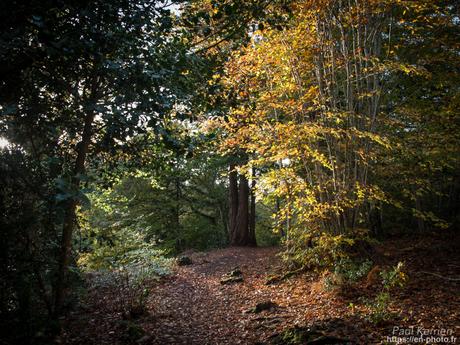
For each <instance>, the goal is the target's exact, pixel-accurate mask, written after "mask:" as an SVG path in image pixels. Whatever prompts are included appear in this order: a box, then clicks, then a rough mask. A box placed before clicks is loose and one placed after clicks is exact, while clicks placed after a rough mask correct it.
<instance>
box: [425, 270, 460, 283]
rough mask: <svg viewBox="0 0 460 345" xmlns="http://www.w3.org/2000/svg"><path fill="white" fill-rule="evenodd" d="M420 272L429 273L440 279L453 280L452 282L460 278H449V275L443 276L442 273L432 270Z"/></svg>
mask: <svg viewBox="0 0 460 345" xmlns="http://www.w3.org/2000/svg"><path fill="white" fill-rule="evenodd" d="M420 273H424V274H429V275H432V276H435V277H438V278H441V279H445V280H449V281H453V282H458V281H460V278H449V277H444V276H442V275H440V274H437V273H433V272H426V271H420Z"/></svg>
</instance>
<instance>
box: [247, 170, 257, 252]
mask: <svg viewBox="0 0 460 345" xmlns="http://www.w3.org/2000/svg"><path fill="white" fill-rule="evenodd" d="M255 177H256V172H255V169H254V168H252V181H251V190H250V201H251V211H250V212H249V238H248V245H250V246H254V247H256V246H257V241H256V179H255Z"/></svg>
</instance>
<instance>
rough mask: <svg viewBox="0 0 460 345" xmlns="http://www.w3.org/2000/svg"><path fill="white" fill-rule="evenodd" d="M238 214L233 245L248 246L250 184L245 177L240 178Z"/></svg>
mask: <svg viewBox="0 0 460 345" xmlns="http://www.w3.org/2000/svg"><path fill="white" fill-rule="evenodd" d="M239 180H240V181H239V186H238V213H237V219H236V228H235V232H234V233H233V237H232V245H236V246H246V245H248V242H249V184H248V179H247V178H246V176H244V175H240V177H239Z"/></svg>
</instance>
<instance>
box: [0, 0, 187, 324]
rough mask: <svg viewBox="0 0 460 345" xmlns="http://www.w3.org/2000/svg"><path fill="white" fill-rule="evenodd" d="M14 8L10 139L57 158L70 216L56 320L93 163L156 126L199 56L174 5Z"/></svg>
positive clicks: (9, 23)
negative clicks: (192, 53)
mask: <svg viewBox="0 0 460 345" xmlns="http://www.w3.org/2000/svg"><path fill="white" fill-rule="evenodd" d="M6 6H8V8H7V11H2V13H8V18H6V17H5V18H4V19H5V20H4V21H2V24H3V27H4V28H5V30H4V31H2V40H1V42H2V44H1V45H2V47H3V48H5V49H2V55H1V60H2V66H3V67H4V68H3V71H2V73H3V75H5V78H2V84H1V90H2V94H3V95H4V97H2V105H1V106H2V112H3V115H4V116H3V118H2V135H3V136H4V137H6V138H7V139H8V140H9V142H10V143H13V144H15V145H18V146H19V147H21V148H22V149H23V150H25V151H26V152H27V155H30V157H31V159H33V160H36V161H37V162H40V163H39V164H41V165H44V167H45V170H46V169H47V164H48V165H49V164H51V163H50V160H51V159H52V160H53V164H56V161H57V162H58V163H57V166H58V168H57V169H55V172H54V175H52V176H48V180H49V181H50V182H51V181H52V180H53V179H54V178H57V179H56V181H57V185H56V186H55V187H54V188H56V189H55V191H56V202H57V205H59V207H60V209H61V210H62V212H63V216H62V219H61V220H60V221H59V222H57V223H58V224H56V225H57V226H58V228H61V229H62V236H61V249H60V258H59V260H58V261H59V268H58V270H57V277H56V280H55V284H54V308H53V309H54V313H55V314H56V315H57V314H59V312H60V309H61V307H62V303H63V297H64V288H65V275H66V272H67V267H68V265H69V259H70V251H71V239H72V233H73V230H74V228H75V224H76V210H77V207H78V205H79V204H80V203H81V202H82V201H85V199H86V197H85V196H84V194H83V193H82V192H81V182H82V181H83V180H85V179H86V177H85V167H86V165H87V162H88V159H91V158H93V157H95V156H96V154H101V153H102V152H113V151H114V150H117V149H119V148H121V147H126V145H125V143H126V142H127V141H129V140H130V138H131V137H133V136H135V135H137V134H139V133H142V132H143V131H145V130H147V129H149V128H156V127H157V126H158V125H159V123H160V119H161V117H163V116H164V115H165V114H166V113H168V112H169V111H170V109H172V107H173V106H174V103H175V102H176V99H178V97H180V95H181V87H182V86H183V85H185V84H184V83H185V81H184V80H182V79H179V78H180V75H181V73H182V72H183V71H184V70H186V69H187V68H186V63H188V62H190V61H191V60H187V59H186V58H185V53H186V49H185V46H184V45H183V41H182V40H181V38H180V37H179V36H180V34H179V33H178V32H177V31H176V32H175V31H174V30H173V22H174V18H173V16H172V15H171V13H170V9H169V8H168V6H169V4H168V3H167V2H166V1H159V2H157V1H143V0H141V1H129V2H128V1H122V0H120V1H111V2H105V1H92V2H78V3H73V2H72V1H69V2H65V3H64V4H62V5H61V4H54V3H52V2H51V3H36V4H35V5H34V6H32V7H30V8H22V7H16V5H15V4H14V3H7V4H6ZM11 42H13V43H11ZM19 61H22V62H23V63H19ZM45 174H46V172H45ZM56 174H57V176H56ZM51 188H53V187H51Z"/></svg>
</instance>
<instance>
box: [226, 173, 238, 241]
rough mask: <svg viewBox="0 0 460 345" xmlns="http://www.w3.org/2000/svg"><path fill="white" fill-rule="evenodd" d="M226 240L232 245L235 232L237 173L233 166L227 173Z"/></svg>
mask: <svg viewBox="0 0 460 345" xmlns="http://www.w3.org/2000/svg"><path fill="white" fill-rule="evenodd" d="M228 218H229V219H228V239H229V242H230V244H233V237H234V234H235V232H236V224H237V219H238V173H237V172H236V170H235V165H234V164H230V171H229V217H228Z"/></svg>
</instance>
